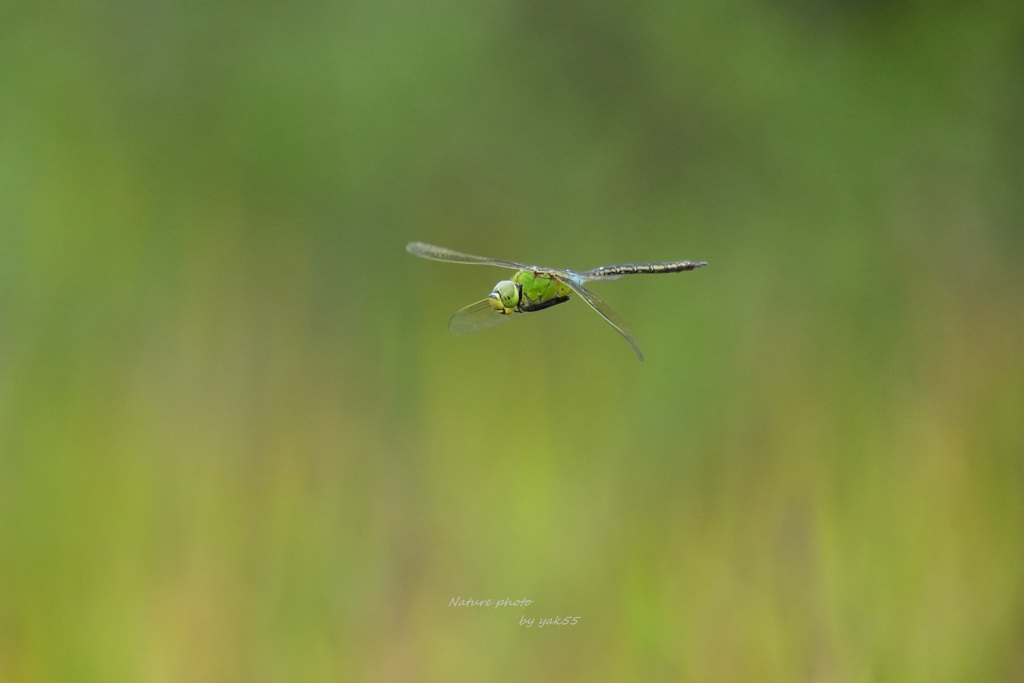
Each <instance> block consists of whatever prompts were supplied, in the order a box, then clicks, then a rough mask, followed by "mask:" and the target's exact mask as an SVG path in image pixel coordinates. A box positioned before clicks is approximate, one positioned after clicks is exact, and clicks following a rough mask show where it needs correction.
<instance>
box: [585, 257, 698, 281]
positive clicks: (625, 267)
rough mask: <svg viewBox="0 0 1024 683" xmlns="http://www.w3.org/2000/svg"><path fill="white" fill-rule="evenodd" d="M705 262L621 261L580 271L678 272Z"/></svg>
mask: <svg viewBox="0 0 1024 683" xmlns="http://www.w3.org/2000/svg"><path fill="white" fill-rule="evenodd" d="M706 265H707V263H705V262H703V261H702V262H700V263H694V262H693V261H669V262H667V263H623V264H621V265H617V266H601V267H600V268H594V269H593V270H588V271H587V272H585V273H582V275H583V276H584V277H595V278H597V277H618V276H619V275H635V274H637V273H650V274H657V273H678V272H680V271H684V270H693V269H694V268H700V267H702V266H706Z"/></svg>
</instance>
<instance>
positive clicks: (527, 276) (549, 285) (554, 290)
mask: <svg viewBox="0 0 1024 683" xmlns="http://www.w3.org/2000/svg"><path fill="white" fill-rule="evenodd" d="M512 282H514V283H516V284H517V285H519V287H520V291H521V292H522V297H521V299H520V300H519V307H520V308H524V307H525V308H532V307H533V306H536V305H537V304H542V303H545V302H547V301H551V300H552V299H556V298H558V297H563V296H569V292H570V291H572V290H570V289H569V288H568V287H566V286H565V284H563V283H561V282H559V281H558V280H556V279H554V278H553V277H551V275H550V274H549V273H544V272H536V271H532V270H520V271H518V272H517V273H516V274H515V275H513V276H512Z"/></svg>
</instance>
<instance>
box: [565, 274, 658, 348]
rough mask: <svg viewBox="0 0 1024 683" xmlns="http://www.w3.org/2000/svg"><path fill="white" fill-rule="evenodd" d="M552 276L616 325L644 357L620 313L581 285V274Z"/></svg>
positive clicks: (611, 323)
mask: <svg viewBox="0 0 1024 683" xmlns="http://www.w3.org/2000/svg"><path fill="white" fill-rule="evenodd" d="M551 277H553V278H555V279H556V280H558V281H559V282H561V283H562V284H564V285H565V286H566V287H568V288H569V289H571V290H572V291H573V292H575V293H576V294H577V295H578V296H579V297H580V298H581V299H583V300H584V301H585V302H587V305H588V306H590V307H591V308H593V309H594V310H595V311H596V312H597V314H598V315H599V316H601V317H602V318H604V319H605V321H606V322H607V323H608V324H609V325H611V326H612V327H614V328H615V329H616V331H618V333H619V334H621V335H622V336H623V337H624V338H625V340H626V341H627V342H629V345H630V346H632V347H633V351H635V352H636V357H637V358H639V359H640V360H643V359H644V352H643V351H641V350H640V347H639V346H637V345H636V340H635V339H633V335H632V334H630V332H629V330H627V329H626V324H625V323H624V322H622V318H620V317H619V314H618V313H616V312H615V311H614V310H612V307H611V306H609V305H608V304H606V303H605V302H604V300H603V299H601V297H599V296H598V295H596V294H594V293H593V292H591V291H590V290H589V289H587V288H586V287H584V286H583V285H581V284H580V283H579V281H580V280H581V279H582V278H581V277H580V276H579V275H574V274H571V273H568V272H555V273H552V274H551Z"/></svg>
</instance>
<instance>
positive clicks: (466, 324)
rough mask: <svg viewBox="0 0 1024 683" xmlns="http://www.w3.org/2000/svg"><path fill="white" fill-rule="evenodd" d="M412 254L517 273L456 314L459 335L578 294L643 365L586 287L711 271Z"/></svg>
mask: <svg viewBox="0 0 1024 683" xmlns="http://www.w3.org/2000/svg"><path fill="white" fill-rule="evenodd" d="M406 251H408V252H409V253H410V254H415V255H416V256H420V257H422V258H428V259H431V260H434V261H449V262H452V263H470V264H475V265H495V266H498V267H501V268H509V269H510V270H515V271H516V272H515V274H514V275H512V280H503V281H501V282H500V283H498V284H497V285H495V289H494V290H493V291H492V292H490V294H489V295H487V298H486V299H483V300H482V301H477V302H476V303H473V304H470V305H468V306H466V307H465V308H463V309H461V310H459V311H457V312H456V314H455V315H453V316H452V319H450V321H449V330H451V331H452V333H453V334H457V335H465V334H470V333H472V332H477V331H479V330H483V329H485V328H490V327H494V326H496V325H499V324H501V323H505V322H507V321H510V319H512V317H511V316H512V313H532V312H537V311H539V310H544V309H545V308H550V307H551V306H557V305H558V304H560V303H565V302H566V301H568V300H569V295H571V294H575V295H577V296H579V297H580V298H581V299H583V300H584V301H585V302H586V303H587V305H588V306H590V307H591V308H593V309H594V311H596V312H597V314H598V315H600V316H601V317H603V318H604V321H605V322H606V323H607V324H608V325H610V326H611V327H613V328H614V329H615V331H616V332H618V334H621V335H622V336H623V338H624V339H626V341H627V342H629V344H630V346H632V347H633V350H634V351H635V352H636V354H637V357H638V358H640V359H641V360H643V357H644V356H643V351H641V350H640V347H639V346H637V343H636V340H635V339H634V338H633V335H632V334H630V332H629V330H627V329H626V324H625V323H623V319H622V318H621V317H620V316H618V313H616V312H615V311H614V310H612V309H611V306H609V305H608V304H606V303H605V302H604V301H603V300H602V299H601V298H600V297H598V296H597V295H596V294H594V293H593V292H591V291H590V290H589V289H587V288H586V287H584V283H588V282H593V281H601V280H618V279H620V278H622V276H623V275H632V274H640V273H644V274H656V273H662V272H681V271H683V270H693V269H694V268H700V267H703V266H706V265H708V264H707V263H706V262H703V261H700V262H698V263H694V262H693V261H668V262H665V263H624V264H621V265H602V266H600V267H597V268H592V269H590V270H584V271H582V272H578V271H574V270H560V269H557V268H544V267H540V266H536V265H526V264H525V263H519V262H517V261H506V260H503V259H497V258H487V257H485V256H473V255H471V254H464V253H462V252H458V251H455V250H454V249H445V248H444V247H435V246H433V245H428V244H424V243H422V242H411V243H410V244H409V245H407V246H406Z"/></svg>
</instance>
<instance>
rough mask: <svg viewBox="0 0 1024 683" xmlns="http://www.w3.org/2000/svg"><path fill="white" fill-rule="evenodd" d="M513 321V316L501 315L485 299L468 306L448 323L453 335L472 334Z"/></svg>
mask: <svg viewBox="0 0 1024 683" xmlns="http://www.w3.org/2000/svg"><path fill="white" fill-rule="evenodd" d="M511 319H512V316H511V315H505V314H504V313H499V312H498V311H496V310H494V308H493V307H492V306H491V303H490V301H488V300H487V299H484V300H483V301H477V302H476V303H475V304H470V305H469V306H466V307H465V308H463V309H462V310H460V311H458V312H457V313H456V314H455V315H453V316H452V317H451V320H449V321H448V329H449V330H451V331H452V334H470V333H472V332H479V331H480V330H485V329H487V328H488V327H494V326H495V325H500V324H502V323H504V322H508V321H509V320H511Z"/></svg>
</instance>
